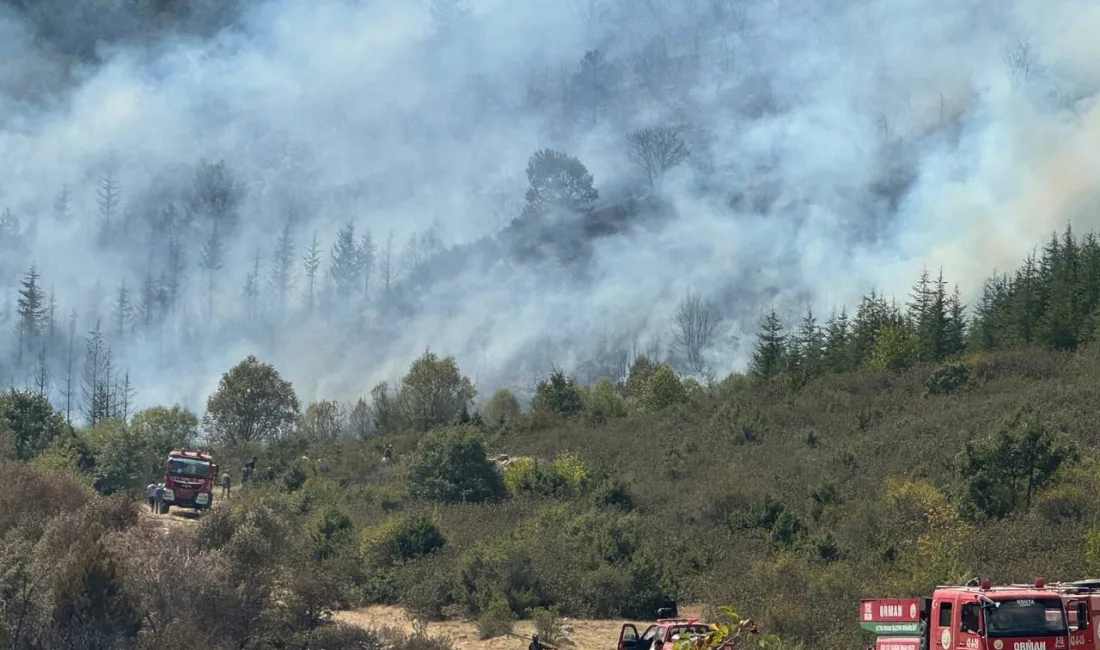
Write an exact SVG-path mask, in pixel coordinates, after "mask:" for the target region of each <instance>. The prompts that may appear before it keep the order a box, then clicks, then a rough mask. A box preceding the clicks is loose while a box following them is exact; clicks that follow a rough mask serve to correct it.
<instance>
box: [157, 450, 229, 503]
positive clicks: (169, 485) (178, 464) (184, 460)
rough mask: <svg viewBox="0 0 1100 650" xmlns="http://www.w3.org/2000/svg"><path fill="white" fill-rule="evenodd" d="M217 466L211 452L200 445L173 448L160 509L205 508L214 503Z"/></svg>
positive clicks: (165, 473) (165, 474) (166, 471)
mask: <svg viewBox="0 0 1100 650" xmlns="http://www.w3.org/2000/svg"><path fill="white" fill-rule="evenodd" d="M217 475H218V466H217V465H216V464H214V459H213V458H212V457H211V456H210V454H208V453H206V452H204V451H203V450H201V449H199V450H197V451H193V450H188V449H173V450H172V451H171V452H169V454H168V463H167V466H166V467H165V468H164V500H163V501H162V503H161V512H162V513H163V512H168V510H169V508H170V507H171V506H177V507H184V508H191V509H193V510H205V509H206V508H209V507H210V506H211V505H213V503H214V480H215V478H216V477H217Z"/></svg>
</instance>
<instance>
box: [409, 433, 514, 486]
mask: <svg viewBox="0 0 1100 650" xmlns="http://www.w3.org/2000/svg"><path fill="white" fill-rule="evenodd" d="M407 482H408V490H409V495H410V496H412V497H413V498H416V499H427V500H432V501H442V502H466V503H480V502H484V501H494V500H497V499H500V498H502V497H503V496H504V495H505V494H506V490H505V487H504V480H503V477H502V476H501V473H500V471H499V470H498V469H497V466H496V464H495V463H493V461H491V460H489V459H488V458H487V457H486V453H485V445H484V444H482V442H481V439H480V438H478V436H477V432H476V430H475V429H473V428H470V427H447V428H442V429H437V430H434V431H431V432H429V433H428V434H427V435H425V436H424V438H423V439H422V440H421V441H420V444H419V445H418V446H417V449H416V452H415V453H414V454H413V457H412V460H411V461H410V464H409V472H408V478H407Z"/></svg>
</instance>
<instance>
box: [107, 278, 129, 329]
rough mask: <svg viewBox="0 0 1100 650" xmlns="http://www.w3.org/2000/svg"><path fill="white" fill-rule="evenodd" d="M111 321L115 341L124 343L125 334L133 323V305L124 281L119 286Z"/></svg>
mask: <svg viewBox="0 0 1100 650" xmlns="http://www.w3.org/2000/svg"><path fill="white" fill-rule="evenodd" d="M112 320H113V321H114V326H115V332H114V334H115V340H117V341H125V340H126V335H127V332H129V331H131V329H132V327H133V323H134V305H133V303H132V301H131V300H130V290H129V289H127V288H126V280H123V281H122V283H121V284H119V287H118V296H117V297H116V298H115V305H114V311H113V312H112Z"/></svg>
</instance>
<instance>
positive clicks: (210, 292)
mask: <svg viewBox="0 0 1100 650" xmlns="http://www.w3.org/2000/svg"><path fill="white" fill-rule="evenodd" d="M200 265H201V268H202V270H203V271H204V272H205V273H206V316H207V323H208V324H212V323H213V322H214V290H215V289H216V288H217V286H218V285H217V282H218V274H219V273H220V271H221V270H222V267H223V266H224V265H225V244H224V243H223V242H222V238H221V235H220V234H219V233H218V229H217V227H214V228H213V229H212V230H211V231H210V236H209V237H207V238H206V243H205V244H203V247H202V257H201V260H200Z"/></svg>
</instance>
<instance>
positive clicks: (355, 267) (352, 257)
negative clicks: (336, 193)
mask: <svg viewBox="0 0 1100 650" xmlns="http://www.w3.org/2000/svg"><path fill="white" fill-rule="evenodd" d="M359 260H360V253H359V247H358V246H357V245H356V241H355V224H353V223H347V224H345V225H344V226H343V227H342V228H340V231H339V232H338V233H336V241H335V242H333V244H332V262H331V266H330V267H329V269H330V270H331V272H332V280H333V283H334V284H335V285H336V295H337V296H339V297H340V301H341V303H342V305H343V306H344V307H346V306H347V305H348V304H349V301H350V300H351V295H352V293H353V292H354V291H355V289H356V288H358V286H359V280H360V278H361V277H362V265H361V264H360V261H359Z"/></svg>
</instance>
